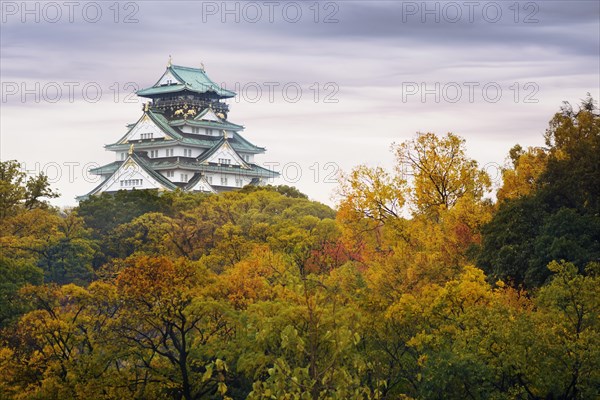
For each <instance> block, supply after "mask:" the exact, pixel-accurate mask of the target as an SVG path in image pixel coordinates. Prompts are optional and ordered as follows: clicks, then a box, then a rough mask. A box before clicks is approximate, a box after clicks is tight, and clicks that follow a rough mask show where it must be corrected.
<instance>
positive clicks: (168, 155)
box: [165, 149, 173, 157]
mask: <svg viewBox="0 0 600 400" xmlns="http://www.w3.org/2000/svg"><path fill="white" fill-rule="evenodd" d="M165 153H166V154H167V157H173V149H167V150H166V151H165Z"/></svg>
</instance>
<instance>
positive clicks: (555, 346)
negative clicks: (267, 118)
mask: <svg viewBox="0 0 600 400" xmlns="http://www.w3.org/2000/svg"><path fill="white" fill-rule="evenodd" d="M595 110H596V109H595V108H594V104H593V101H592V100H591V99H590V100H589V101H587V102H586V103H584V104H583V105H582V108H581V110H580V111H578V112H577V113H575V112H573V111H572V110H570V109H568V108H567V109H565V110H563V112H562V113H560V114H557V116H555V118H554V119H553V121H552V122H551V127H550V129H549V131H548V135H547V137H548V143H549V145H550V148H549V149H531V148H530V149H523V148H521V147H520V146H515V147H514V148H513V149H511V151H510V153H509V157H510V160H511V161H512V163H511V164H512V166H510V165H509V166H507V168H506V169H505V171H504V172H503V187H502V188H501V190H500V191H499V194H498V203H497V204H496V205H493V204H492V203H491V201H489V200H486V199H484V198H483V193H484V192H485V190H487V188H488V183H489V182H488V178H487V176H486V175H485V173H483V172H482V171H481V170H479V168H478V166H477V164H476V162H474V161H473V160H471V159H469V158H468V157H467V156H466V152H465V148H464V145H465V143H464V141H463V140H462V139H460V138H459V137H457V136H455V135H452V134H448V135H446V136H443V137H438V136H436V135H433V134H419V135H418V136H417V137H416V138H415V139H413V140H410V141H407V142H405V143H403V144H401V145H399V146H395V147H394V149H395V151H396V156H397V161H398V165H397V170H396V172H395V173H393V174H392V173H388V172H386V171H385V170H384V169H381V168H368V167H365V166H360V167H357V168H356V169H354V170H353V171H352V172H351V173H350V174H348V175H346V176H345V178H344V181H343V183H342V187H341V188H340V194H341V195H342V199H341V202H340V207H339V210H338V211H337V212H336V211H334V210H332V209H331V208H329V207H327V206H325V205H323V204H320V203H317V202H313V201H310V200H308V199H307V197H306V196H305V195H304V194H302V193H300V192H298V191H297V189H295V188H291V187H287V186H266V187H252V186H249V187H246V188H243V190H241V191H238V192H228V193H223V194H220V195H207V194H193V193H183V192H180V191H176V192H172V193H161V194H159V193H157V192H153V191H130V192H118V193H116V194H114V195H102V196H98V197H92V198H90V199H89V200H86V201H84V202H82V203H81V205H80V207H78V208H76V209H75V210H70V211H63V212H59V211H57V210H54V209H52V208H50V207H48V206H47V204H45V203H44V202H42V200H41V199H42V198H43V197H44V196H46V197H47V196H51V193H52V192H51V191H49V190H48V187H47V181H46V180H45V179H44V178H43V177H38V178H35V179H32V180H30V181H29V182H26V181H25V177H24V176H23V175H22V174H21V173H20V172H18V164H16V163H14V162H13V163H11V162H8V163H3V164H2V174H3V175H2V187H0V199H1V201H2V203H1V204H2V207H3V208H2V216H1V218H0V228H1V230H0V246H1V249H2V253H1V254H0V275H1V276H2V280H1V282H0V399H15V400H21V399H23V400H24V399H40V400H42V399H43V400H46V399H56V400H70V399H73V400H75V399H82V398H90V399H100V400H117V399H135V400H163V399H173V400H199V399H211V400H212V399H243V398H248V399H310V400H320V399H323V400H325V399H357V400H358V399H440V398H444V399H464V398H471V399H496V400H501V399H502V400H509V399H532V400H538V399H540V400H541V399H569V400H571V399H572V400H580V399H581V400H583V399H592V398H598V397H600V393H599V390H598V388H599V387H600V373H599V372H598V371H600V321H599V317H598V316H599V315H600V302H599V297H598V288H599V287H600V281H599V277H600V266H599V264H598V262H597V261H598V259H599V258H600V245H599V240H598V238H599V237H600V219H599V214H598V209H597V188H596V186H597V185H593V183H595V182H597V175H596V173H597V167H598V165H600V163H598V162H597V143H596V141H597V137H598V130H597V118H598V117H597V113H596V111H595ZM594 146H596V147H594ZM406 162H408V163H409V164H410V166H412V168H413V171H414V173H415V176H414V179H408V180H406V181H405V180H404V178H405V177H404V176H403V175H402V173H403V172H406V171H404V170H403V169H402V167H403V165H404V164H403V163H406ZM404 166H405V165H404ZM562 185H564V187H563V186H562ZM406 205H410V206H411V207H412V211H413V215H412V216H410V217H409V215H408V213H407V212H406V211H407V209H406V208H405V206H406ZM474 251H476V252H477V262H478V265H479V266H480V267H482V268H483V270H482V269H479V268H477V267H475V266H472V265H471V264H470V258H471V256H472V254H473V253H474ZM486 273H487V276H486ZM499 279H500V280H499ZM492 282H493V283H492ZM526 290H527V291H526Z"/></svg>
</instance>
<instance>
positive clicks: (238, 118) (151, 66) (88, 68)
mask: <svg viewBox="0 0 600 400" xmlns="http://www.w3.org/2000/svg"><path fill="white" fill-rule="evenodd" d="M1 12H2V14H1V18H2V20H1V25H0V27H1V32H0V33H1V34H0V41H1V43H0V44H1V61H0V69H1V71H0V78H1V81H2V100H1V104H0V105H1V109H0V120H1V122H0V133H1V138H0V146H1V147H0V156H1V159H2V160H3V161H5V160H9V159H16V160H18V161H20V162H22V163H23V164H24V166H25V167H26V169H27V170H28V171H29V172H34V173H35V172H39V171H45V172H46V173H47V175H48V176H49V177H50V178H51V180H52V181H53V186H54V187H55V188H57V189H58V190H59V192H60V193H61V194H62V196H61V198H60V199H58V200H57V201H55V203H56V204H58V205H74V204H75V203H76V202H75V199H74V197H75V196H77V195H81V194H85V193H87V192H88V191H89V190H91V189H92V188H93V187H95V186H96V185H97V184H98V182H97V181H96V180H94V177H93V176H88V175H87V174H86V173H85V170H86V169H87V168H88V167H90V166H92V167H94V166H98V165H101V164H104V163H108V162H111V161H113V159H114V157H113V154H112V153H110V152H107V151H105V150H104V149H103V146H104V145H105V144H109V143H113V142H115V141H116V140H117V139H118V138H120V137H121V136H122V135H123V134H124V132H125V125H126V124H127V123H131V122H135V121H136V120H137V119H138V118H139V117H140V115H141V107H142V101H144V99H138V98H137V97H135V96H131V95H130V93H131V92H132V91H133V89H134V88H143V87H148V86H151V85H153V84H154V83H155V82H156V81H157V80H158V78H159V77H160V76H161V74H162V73H163V72H164V69H165V66H166V64H167V61H168V59H169V55H171V56H172V60H173V63H174V64H177V65H185V66H194V67H199V66H200V65H201V63H202V64H203V65H204V66H205V68H206V71H207V73H208V75H209V76H210V77H211V78H212V79H213V80H214V81H215V82H217V83H220V84H223V85H225V86H226V87H227V89H232V90H235V91H237V92H238V93H239V95H238V97H237V98H236V99H234V100H230V101H229V104H230V113H229V119H230V120H231V121H232V122H234V123H238V124H242V125H244V126H245V127H246V129H245V131H244V132H243V135H244V136H245V137H246V138H247V139H248V140H250V141H251V142H253V143H255V144H257V145H259V146H265V147H266V148H267V152H266V154H264V155H261V156H259V157H258V161H259V163H262V164H263V165H264V164H266V165H270V166H271V167H272V168H275V169H277V170H279V171H280V172H282V178H280V179H278V180H276V181H275V182H274V183H276V184H288V185H294V186H296V187H298V188H299V189H300V190H301V191H303V192H305V193H307V194H308V195H309V196H310V197H311V198H313V199H316V200H319V201H322V202H325V203H328V204H333V202H332V200H331V196H332V193H333V191H334V189H335V187H336V186H337V184H336V180H335V178H336V174H337V172H338V171H339V170H343V171H348V170H349V169H351V168H352V167H353V166H355V165H358V164H363V163H365V164H368V165H371V166H375V165H381V166H384V167H388V168H391V167H392V166H393V162H394V160H393V156H392V154H391V152H390V145H391V143H393V142H402V141H404V140H407V139H409V138H412V137H413V136H414V135H415V133H416V132H418V131H422V132H427V131H428V132H435V133H438V134H444V133H446V132H454V133H456V134H458V135H460V136H462V137H464V138H465V139H466V140H467V151H468V154H469V155H470V156H471V157H472V158H475V159H476V160H478V161H479V162H480V164H481V165H482V166H486V167H487V168H488V170H489V172H490V173H491V174H492V178H495V177H496V175H497V170H498V166H499V165H502V164H503V163H504V161H505V158H506V155H507V152H508V150H509V149H510V148H511V147H512V146H513V145H514V144H516V143H520V144H521V145H531V146H536V145H542V144H543V136H542V135H543V133H544V131H545V129H546V127H547V125H548V120H549V119H550V118H551V117H552V115H553V114H554V113H555V112H556V111H558V109H559V107H560V106H561V103H562V101H564V100H566V101H570V102H571V103H573V104H576V103H578V102H579V101H580V99H582V98H584V97H585V95H586V93H587V92H591V94H592V96H593V97H594V98H595V99H598V98H600V89H599V88H600V2H599V1H596V0H594V1H517V2H515V1H497V2H493V1H481V2H480V1H456V2H422V1H418V2H410V1H369V2H360V1H319V2H316V1H298V2H280V1H258V2H222V1H215V2H212V1H207V2H201V1H183V2H177V1H169V2H166V1H165V2H160V1H130V2H119V3H115V2H112V1H109V2H86V1H83V2H79V1H73V2H63V1H58V2H28V3H23V2H21V1H2V2H1ZM269 163H270V164H269Z"/></svg>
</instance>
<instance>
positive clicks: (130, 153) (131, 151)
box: [129, 143, 133, 155]
mask: <svg viewBox="0 0 600 400" xmlns="http://www.w3.org/2000/svg"><path fill="white" fill-rule="evenodd" d="M132 154H133V143H131V145H130V146H129V155H132Z"/></svg>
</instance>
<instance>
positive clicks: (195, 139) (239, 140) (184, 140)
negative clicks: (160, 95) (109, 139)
mask: <svg viewBox="0 0 600 400" xmlns="http://www.w3.org/2000/svg"><path fill="white" fill-rule="evenodd" d="M145 114H148V117H150V119H151V120H152V121H153V122H154V123H155V124H156V125H158V127H159V128H160V129H162V130H163V132H165V133H166V134H168V135H169V136H171V137H172V138H173V139H175V140H176V141H178V142H179V143H181V144H184V145H185V144H187V145H192V146H199V147H206V148H210V147H212V146H214V145H215V144H216V143H218V142H219V140H221V138H220V137H218V136H216V137H214V138H211V139H209V138H208V137H207V136H204V137H200V136H199V135H196V134H191V133H188V134H185V133H181V132H180V131H179V130H178V129H175V128H173V126H181V125H183V123H182V122H184V120H174V121H171V122H169V121H168V120H167V119H166V118H165V116H164V115H162V114H160V113H158V112H155V111H151V110H148V111H145ZM141 118H143V115H142V117H141ZM141 118H140V120H141ZM140 120H138V122H139V121H140ZM187 122H192V125H199V126H200V124H205V125H208V124H209V123H210V122H209V121H193V120H188V121H187ZM136 124H137V122H136V123H135V124H133V125H132V126H131V127H130V128H129V130H128V131H127V133H125V135H123V136H122V137H121V138H120V139H119V140H118V141H117V142H116V143H112V144H108V145H106V146H104V147H105V148H106V149H108V150H117V151H118V150H127V149H129V143H120V142H121V141H123V140H124V139H125V138H126V137H127V135H129V132H131V130H132V129H133V128H134V126H135V125H136ZM171 124H172V125H173V126H172V125H171ZM212 124H214V126H212V127H214V128H217V129H219V128H221V129H228V130H231V131H233V140H232V141H230V142H229V144H230V145H231V147H233V149H234V150H235V151H243V152H247V153H254V154H258V153H263V152H264V151H265V148H264V147H259V146H256V145H255V144H253V143H250V142H249V141H247V140H246V139H244V138H243V137H242V136H241V135H240V134H238V133H237V132H236V131H235V129H238V128H243V127H242V126H241V125H235V124H231V123H228V124H231V126H227V125H222V124H219V123H216V122H213V123H212ZM134 144H135V145H136V146H138V148H154V147H161V146H164V144H165V141H164V140H163V139H154V140H153V141H151V140H148V141H142V142H134Z"/></svg>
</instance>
